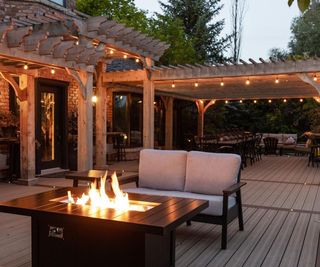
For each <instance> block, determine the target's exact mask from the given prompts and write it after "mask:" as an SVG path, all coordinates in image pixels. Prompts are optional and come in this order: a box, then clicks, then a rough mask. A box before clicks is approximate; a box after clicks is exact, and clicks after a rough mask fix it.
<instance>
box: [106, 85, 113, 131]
mask: <svg viewBox="0 0 320 267" xmlns="http://www.w3.org/2000/svg"><path fill="white" fill-rule="evenodd" d="M112 117H113V92H112V90H110V89H109V90H107V125H108V127H111V129H112V126H113V125H112Z"/></svg>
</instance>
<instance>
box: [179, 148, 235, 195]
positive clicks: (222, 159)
mask: <svg viewBox="0 0 320 267" xmlns="http://www.w3.org/2000/svg"><path fill="white" fill-rule="evenodd" d="M240 165H241V157H240V156H239V155H235V154H222V153H218V154H217V153H206V152H196V151H192V152H189V153H188V158H187V173H186V184H185V189H184V191H187V192H193V193H198V194H207V195H222V194H223V192H222V191H223V190H224V189H226V188H227V187H229V186H231V185H233V184H235V183H237V176H238V173H239V170H240Z"/></svg>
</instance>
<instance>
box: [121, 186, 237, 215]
mask: <svg viewBox="0 0 320 267" xmlns="http://www.w3.org/2000/svg"><path fill="white" fill-rule="evenodd" d="M124 191H126V192H128V193H137V194H146V195H156V196H171V197H183V198H192V199H203V200H208V201H209V207H208V208H206V209H205V210H203V211H202V212H201V213H202V214H207V215H214V216H221V215H222V205H223V197H222V196H212V195H202V194H195V193H190V192H180V191H165V190H153V189H149V188H128V189H124ZM235 204H236V199H235V197H229V201H228V206H229V209H230V208H231V207H233V206H234V205H235Z"/></svg>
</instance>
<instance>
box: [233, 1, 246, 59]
mask: <svg viewBox="0 0 320 267" xmlns="http://www.w3.org/2000/svg"><path fill="white" fill-rule="evenodd" d="M245 6H246V0H233V4H232V7H231V18H232V34H231V52H232V59H233V61H234V62H238V61H239V58H240V52H241V43H242V30H243V19H244V13H245Z"/></svg>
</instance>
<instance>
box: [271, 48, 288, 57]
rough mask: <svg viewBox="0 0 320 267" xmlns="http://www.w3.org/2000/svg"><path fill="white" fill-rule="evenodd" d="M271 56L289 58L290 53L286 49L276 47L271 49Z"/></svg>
mask: <svg viewBox="0 0 320 267" xmlns="http://www.w3.org/2000/svg"><path fill="white" fill-rule="evenodd" d="M269 57H270V58H271V59H273V60H282V59H288V58H289V53H288V51H286V50H285V49H281V48H277V47H274V48H271V49H270V51H269Z"/></svg>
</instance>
